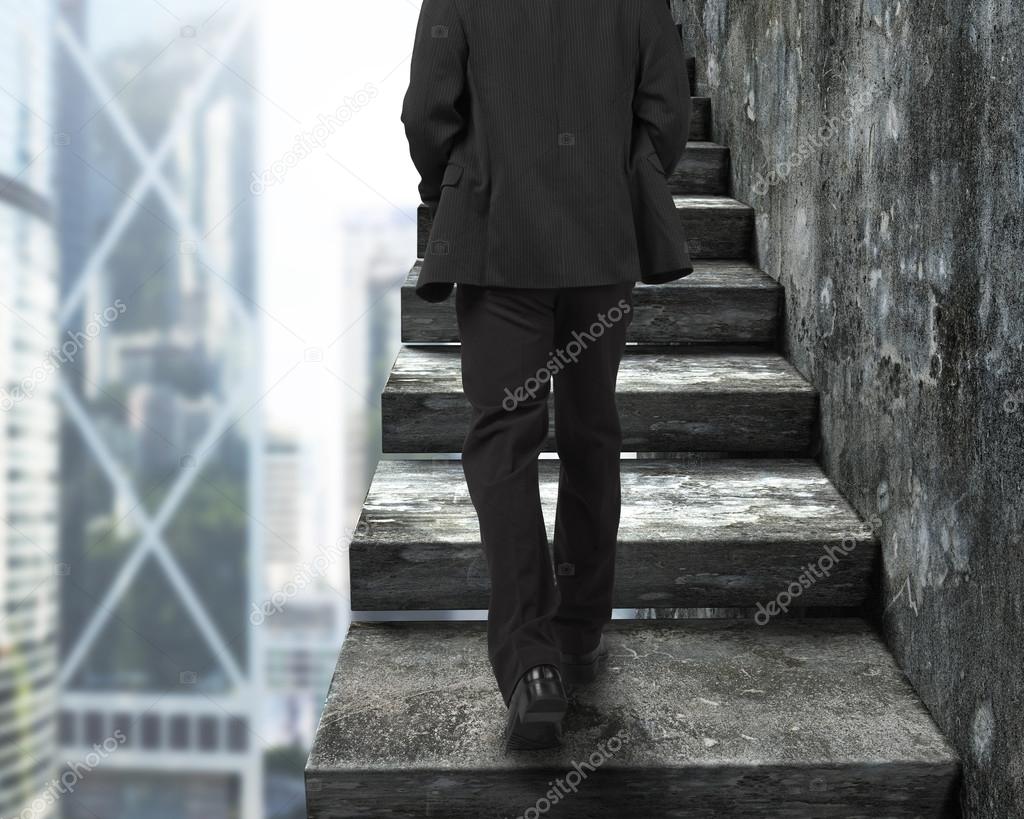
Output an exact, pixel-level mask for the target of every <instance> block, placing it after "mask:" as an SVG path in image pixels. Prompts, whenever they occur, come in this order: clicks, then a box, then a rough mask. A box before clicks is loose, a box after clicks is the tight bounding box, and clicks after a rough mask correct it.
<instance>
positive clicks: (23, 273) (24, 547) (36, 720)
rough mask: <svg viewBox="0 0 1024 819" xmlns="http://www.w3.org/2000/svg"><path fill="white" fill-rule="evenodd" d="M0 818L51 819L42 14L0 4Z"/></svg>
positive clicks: (52, 664)
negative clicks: (27, 815)
mask: <svg viewBox="0 0 1024 819" xmlns="http://www.w3.org/2000/svg"><path fill="white" fill-rule="evenodd" d="M0 19H2V20H3V26H0V89H3V90H4V92H5V93H3V94H0V516H2V518H3V527H2V529H0V816H5V817H6V816H17V815H20V814H21V813H22V811H25V810H28V811H31V813H32V815H33V816H34V817H36V819H43V817H47V816H52V815H55V813H54V805H55V804H56V799H57V795H56V792H55V791H54V789H53V787H52V783H53V779H54V776H55V774H56V772H57V769H56V765H57V758H56V724H57V723H56V712H57V700H56V690H57V688H56V682H57V659H58V654H57V648H58V647H57V618H58V583H59V575H60V574H61V573H62V567H61V563H60V559H59V557H58V543H57V435H58V409H57V401H56V397H55V392H56V384H55V380H56V379H55V376H54V374H53V363H52V355H53V351H54V348H55V346H56V345H57V328H56V319H55V312H56V307H57V263H56V237H55V235H54V226H53V204H52V199H53V191H52V189H51V171H52V151H51V150H50V148H51V139H52V129H51V127H50V123H51V122H52V121H53V117H54V114H53V104H52V99H53V95H52V70H51V59H52V45H53V22H54V21H53V10H52V7H51V5H50V4H49V3H47V2H43V1H42V0H40V2H33V3H24V2H16V0H0Z"/></svg>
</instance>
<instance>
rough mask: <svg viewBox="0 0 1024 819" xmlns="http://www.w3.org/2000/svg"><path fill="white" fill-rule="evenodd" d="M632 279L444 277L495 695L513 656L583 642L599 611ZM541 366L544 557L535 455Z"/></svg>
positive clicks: (616, 499)
mask: <svg viewBox="0 0 1024 819" xmlns="http://www.w3.org/2000/svg"><path fill="white" fill-rule="evenodd" d="M633 287H634V283H633V282H625V283H620V284H613V285H600V286H594V287H571V288H547V289H533V288H531V289H527V288H509V287H482V286H477V285H470V284H462V283H460V284H458V285H457V288H456V294H455V309H456V315H457V317H458V325H459V334H460V338H461V342H462V386H463V389H464V391H465V394H466V397H467V399H468V400H469V402H470V404H471V405H472V421H471V423H470V427H469V430H468V432H467V434H466V438H465V442H464V444H463V448H462V466H463V471H464V473H465V476H466V483H467V486H468V489H469V494H470V497H471V498H472V501H473V505H474V507H475V509H476V513H477V518H478V520H479V523H480V537H481V540H482V542H483V548H484V551H485V554H486V558H487V567H488V573H489V575H490V582H491V595H490V602H489V609H488V620H487V642H488V654H489V657H490V661H491V667H492V668H493V670H494V674H495V677H496V679H497V682H498V688H499V689H500V691H501V693H502V696H503V697H504V699H505V704H506V705H508V703H509V701H510V700H511V697H512V691H513V688H514V687H515V684H516V682H517V681H518V679H519V678H520V676H522V674H523V673H524V672H525V671H526V670H527V669H529V668H531V667H532V666H535V665H540V664H542V663H550V664H551V665H555V666H559V665H560V664H561V659H560V652H561V651H565V652H571V653H583V652H586V651H589V650H591V649H592V648H594V647H595V646H596V645H597V641H598V639H599V638H600V635H601V631H602V628H603V626H604V625H605V623H607V622H608V621H609V620H610V619H611V613H612V586H613V583H614V580H615V541H616V537H617V536H618V528H619V513H620V500H621V494H620V483H619V461H620V455H621V449H622V432H621V428H620V426H619V414H618V408H617V406H616V403H615V383H616V379H617V376H618V370H619V363H620V362H621V360H622V354H623V350H624V348H625V337H626V329H627V327H628V325H629V323H630V321H631V320H632V317H633V312H632V305H633ZM552 377H553V382H554V390H553V391H554V394H555V398H554V401H555V438H556V443H557V450H558V457H559V462H560V472H559V482H558V503H557V506H556V513H555V526H554V564H552V560H551V554H550V552H549V548H548V538H547V531H546V528H545V525H544V516H543V512H542V509H541V504H540V491H539V485H538V468H537V459H538V455H539V454H540V452H541V451H542V450H543V448H544V444H545V442H546V439H547V436H548V395H549V393H550V392H551V391H552V386H551V384H552Z"/></svg>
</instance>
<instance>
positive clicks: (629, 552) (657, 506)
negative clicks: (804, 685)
mask: <svg viewBox="0 0 1024 819" xmlns="http://www.w3.org/2000/svg"><path fill="white" fill-rule="evenodd" d="M538 466H539V470H540V495H541V503H542V505H543V509H544V519H545V520H546V521H548V522H549V526H548V539H549V542H550V541H551V538H552V536H553V531H552V527H551V525H550V523H551V522H553V521H554V520H555V505H556V500H557V492H558V469H559V463H558V460H557V459H541V460H540V462H539V464H538ZM621 486H622V510H621V519H620V523H619V530H618V556H617V561H616V585H615V599H614V603H613V604H614V605H615V606H616V607H619V608H628V607H646V606H662V607H701V606H739V607H743V606H751V607H754V606H756V605H757V604H758V603H760V602H765V601H767V600H769V599H771V598H774V597H775V596H776V595H777V594H778V593H779V592H780V591H782V590H784V589H787V588H789V586H790V584H791V583H792V582H794V581H796V580H797V579H798V578H800V577H801V576H802V575H804V574H805V573H806V568H807V566H808V565H809V564H811V563H816V564H818V565H821V566H823V567H824V568H828V575H827V576H824V577H821V576H819V577H817V578H816V579H815V581H814V582H813V584H811V585H809V586H808V587H807V588H805V589H804V590H803V591H802V593H801V595H800V599H799V601H798V602H794V605H799V606H825V605H827V606H839V605H859V604H861V603H863V601H864V600H865V599H866V598H867V596H868V595H869V593H870V591H871V577H872V572H873V570H874V566H875V562H876V560H877V556H878V541H877V538H876V537H875V535H874V533H873V532H872V531H871V528H870V527H869V526H868V525H867V524H866V523H864V522H863V521H862V520H861V519H860V517H859V516H858V515H857V513H856V512H855V511H854V509H853V508H852V507H851V506H850V504H849V503H848V502H847V501H846V499H845V498H844V497H843V496H842V495H841V494H840V493H839V491H838V490H837V489H836V488H835V486H833V484H832V483H831V482H830V481H829V480H828V478H827V477H826V476H825V474H824V473H823V472H822V471H821V468H820V467H819V466H818V465H817V464H816V463H815V462H814V461H811V460H806V459H785V458H771V459H715V460H708V461H699V462H693V463H691V462H686V461H680V460H679V459H672V458H650V459H641V460H635V459H624V460H623V461H622V466H621ZM360 524H361V526H360V532H359V533H358V534H357V535H356V536H355V537H354V538H353V541H352V545H351V549H350V555H351V564H352V606H353V608H354V609H356V610H362V611H369V610H412V609H422V610H436V609H447V608H453V609H475V608H486V607H487V595H488V592H489V589H490V582H489V580H488V577H487V567H486V564H485V562H484V559H483V552H482V551H481V543H480V530H479V525H478V523H477V519H476V515H475V513H474V510H473V506H472V502H471V500H470V497H469V493H468V490H467V488H466V481H465V477H464V474H463V470H462V463H461V461H458V460H442V459H431V460H422V459H415V460H414V459H396V460H383V461H380V462H379V463H378V465H377V470H376V473H375V474H374V477H373V482H372V484H371V486H370V490H369V492H368V493H367V496H366V500H365V502H364V504H363V509H362V517H361V519H360ZM470 547H471V548H470ZM839 548H841V549H842V551H836V550H837V549H839ZM826 550H830V551H826ZM826 555H829V557H830V558H831V565H827V566H826V565H825V564H821V563H818V561H821V560H823V559H824V557H825V556H826Z"/></svg>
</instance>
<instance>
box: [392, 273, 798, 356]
mask: <svg viewBox="0 0 1024 819" xmlns="http://www.w3.org/2000/svg"><path fill="white" fill-rule="evenodd" d="M421 264H422V262H419V261H417V262H416V263H415V264H414V265H413V267H412V269H411V270H410V271H409V275H408V277H407V278H406V281H405V284H404V285H403V287H402V341H403V342H405V343H406V344H438V343H445V342H452V341H458V340H459V330H458V322H457V321H456V319H455V299H454V297H450V298H448V299H446V300H445V301H442V302H436V303H431V302H428V301H424V300H423V299H421V298H420V297H419V296H417V295H416V291H415V287H416V280H417V279H418V278H419V275H420V265H421ZM782 295H783V290H782V287H781V285H779V283H778V282H776V281H775V279H773V278H772V277H771V276H769V275H768V274H766V273H764V272H763V271H762V270H760V269H758V267H757V266H756V265H752V264H750V263H748V262H740V261H736V262H733V261H702V262H697V263H696V264H695V265H694V271H693V273H691V274H690V275H689V276H687V277H686V278H685V279H676V280H675V281H673V282H667V283H665V284H657V285H653V284H643V283H641V282H637V285H636V289H635V290H634V291H633V304H634V306H635V308H636V311H635V312H634V313H633V320H632V322H631V323H630V326H629V331H628V333H627V335H626V339H627V341H629V342H632V343H636V344H715V343H717V344H765V345H769V344H773V343H774V342H775V340H776V338H777V336H778V327H779V313H780V310H781V306H782Z"/></svg>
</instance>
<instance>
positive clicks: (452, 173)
mask: <svg viewBox="0 0 1024 819" xmlns="http://www.w3.org/2000/svg"><path fill="white" fill-rule="evenodd" d="M461 178H462V166H461V165H459V164H457V163H455V162H449V163H448V164H447V165H446V166H445V169H444V178H443V179H442V180H441V186H442V187H444V186H445V185H458V184H459V180H460V179H461Z"/></svg>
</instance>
